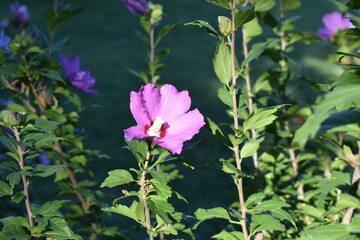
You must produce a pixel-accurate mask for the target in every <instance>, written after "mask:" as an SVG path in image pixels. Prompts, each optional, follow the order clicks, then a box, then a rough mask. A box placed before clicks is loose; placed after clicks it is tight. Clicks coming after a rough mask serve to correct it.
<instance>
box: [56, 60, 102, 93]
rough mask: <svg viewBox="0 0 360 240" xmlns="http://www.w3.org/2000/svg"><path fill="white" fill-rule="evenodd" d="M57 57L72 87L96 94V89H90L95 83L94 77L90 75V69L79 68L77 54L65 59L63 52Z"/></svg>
mask: <svg viewBox="0 0 360 240" xmlns="http://www.w3.org/2000/svg"><path fill="white" fill-rule="evenodd" d="M59 58H60V62H61V64H62V66H63V68H64V70H65V73H66V76H67V78H68V80H69V81H70V82H71V84H72V86H73V87H74V88H76V89H78V90H80V91H83V92H86V93H90V94H97V91H95V90H92V89H90V88H91V87H92V86H94V85H95V78H93V77H92V76H91V73H90V70H88V69H85V70H81V69H80V58H79V56H77V55H74V56H73V57H72V58H70V59H67V58H66V57H65V55H64V54H60V56H59Z"/></svg>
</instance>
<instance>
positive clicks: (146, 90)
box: [139, 84, 160, 121]
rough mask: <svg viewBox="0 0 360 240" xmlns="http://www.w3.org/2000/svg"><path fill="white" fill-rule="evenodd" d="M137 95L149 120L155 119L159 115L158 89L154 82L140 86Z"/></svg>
mask: <svg viewBox="0 0 360 240" xmlns="http://www.w3.org/2000/svg"><path fill="white" fill-rule="evenodd" d="M139 96H140V100H141V104H142V105H143V107H144V108H145V110H146V113H147V114H148V118H149V119H150V120H151V121H155V119H156V117H158V116H159V107H160V106H159V105H160V91H159V88H158V87H156V86H155V85H154V84H146V85H145V86H143V87H141V88H140V91H139Z"/></svg>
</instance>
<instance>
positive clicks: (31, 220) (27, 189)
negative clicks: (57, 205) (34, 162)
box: [13, 127, 34, 228]
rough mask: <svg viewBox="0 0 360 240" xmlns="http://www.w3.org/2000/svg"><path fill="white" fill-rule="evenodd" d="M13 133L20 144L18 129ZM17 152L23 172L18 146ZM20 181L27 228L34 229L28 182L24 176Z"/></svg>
mask: <svg viewBox="0 0 360 240" xmlns="http://www.w3.org/2000/svg"><path fill="white" fill-rule="evenodd" d="M13 131H14V135H15V138H16V141H17V142H18V143H20V141H21V140H20V133H19V131H18V129H17V128H16V127H13ZM17 152H18V156H19V165H20V169H21V170H23V169H24V151H23V150H22V148H21V147H20V146H18V147H17ZM21 179H22V182H23V186H24V195H25V207H26V212H27V215H28V220H29V226H30V228H32V227H34V220H33V213H32V211H31V207H30V198H29V181H28V180H27V179H26V176H25V175H21Z"/></svg>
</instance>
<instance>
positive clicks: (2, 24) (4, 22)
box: [0, 19, 9, 29]
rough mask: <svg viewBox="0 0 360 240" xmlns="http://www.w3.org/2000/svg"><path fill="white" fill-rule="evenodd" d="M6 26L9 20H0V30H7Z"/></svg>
mask: <svg viewBox="0 0 360 240" xmlns="http://www.w3.org/2000/svg"><path fill="white" fill-rule="evenodd" d="M7 26H9V20H8V19H3V20H0V29H4V28H7Z"/></svg>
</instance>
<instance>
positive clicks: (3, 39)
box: [0, 30, 11, 50]
mask: <svg viewBox="0 0 360 240" xmlns="http://www.w3.org/2000/svg"><path fill="white" fill-rule="evenodd" d="M10 41H11V39H10V38H9V37H8V36H6V35H5V33H4V30H0V49H3V50H9V49H10V48H9V42H10Z"/></svg>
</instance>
